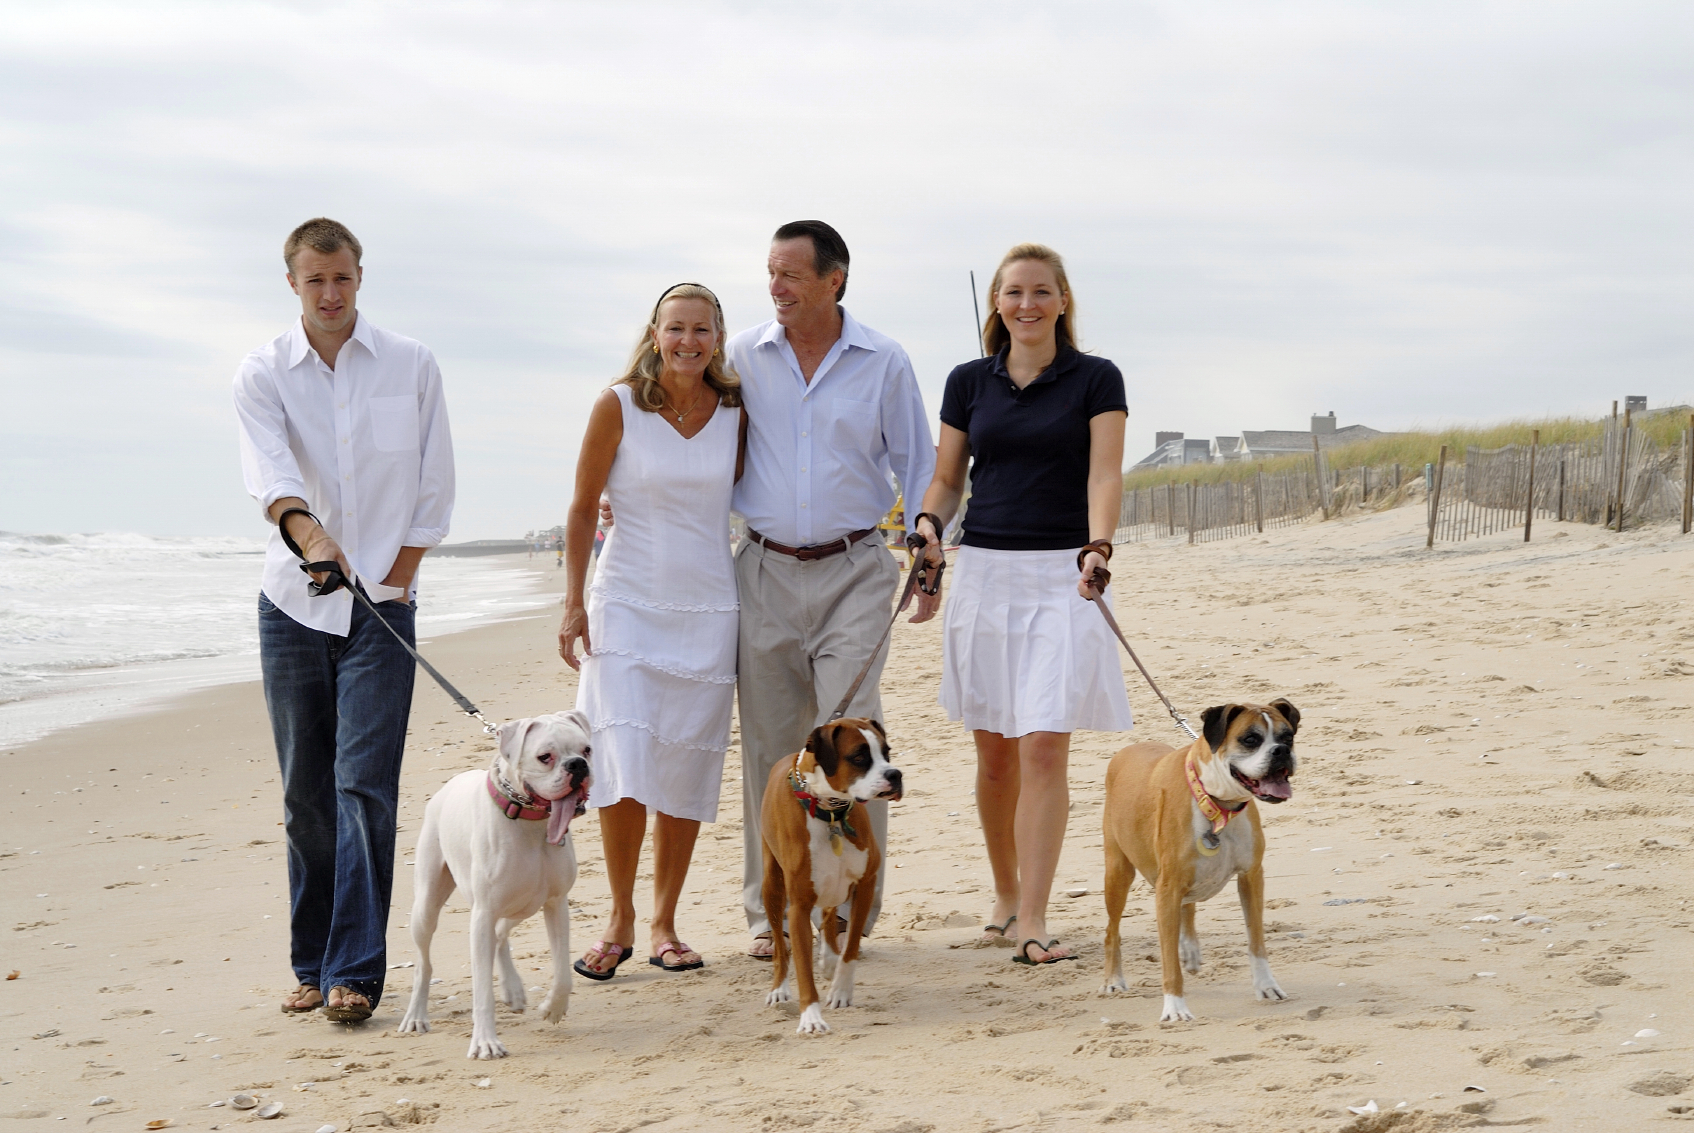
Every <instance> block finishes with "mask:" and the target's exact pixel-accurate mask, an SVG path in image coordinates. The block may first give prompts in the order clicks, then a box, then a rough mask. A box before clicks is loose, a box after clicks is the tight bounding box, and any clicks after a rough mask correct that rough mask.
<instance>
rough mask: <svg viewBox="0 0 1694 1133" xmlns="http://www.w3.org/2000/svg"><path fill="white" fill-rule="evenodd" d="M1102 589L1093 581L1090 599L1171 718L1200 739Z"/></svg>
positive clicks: (1195, 737) (1189, 733)
mask: <svg viewBox="0 0 1694 1133" xmlns="http://www.w3.org/2000/svg"><path fill="white" fill-rule="evenodd" d="M1105 573H1106V572H1105V571H1103V570H1100V569H1096V570H1095V571H1094V575H1095V577H1096V578H1098V577H1099V576H1100V575H1102V574H1105ZM1102 589H1103V588H1101V589H1096V588H1095V587H1094V586H1093V585H1092V583H1091V585H1090V587H1089V599H1088V600H1089V601H1090V602H1093V603H1094V606H1095V608H1096V609H1098V610H1099V611H1100V616H1101V617H1103V618H1105V619H1106V624H1107V625H1109V626H1111V627H1112V632H1113V633H1114V634H1116V635H1117V639H1118V641H1119V642H1121V643H1122V644H1123V647H1124V651H1125V652H1127V653H1128V654H1129V659H1130V660H1131V661H1134V662H1135V667H1136V668H1137V669H1140V670H1141V675H1142V676H1143V677H1145V678H1146V679H1147V687H1148V688H1151V689H1152V690H1153V695H1154V696H1157V697H1158V698H1159V699H1160V700H1161V701H1163V702H1164V706H1165V711H1167V712H1169V713H1170V714H1171V719H1172V720H1175V721H1176V726H1177V727H1179V728H1181V729H1182V730H1183V731H1184V732H1187V733H1188V738H1189V739H1191V740H1197V739H1199V738H1200V735H1199V733H1198V732H1196V731H1195V730H1194V729H1193V728H1192V727H1190V726H1189V723H1188V721H1187V720H1185V719H1183V716H1182V713H1180V712H1178V711H1177V710H1176V706H1175V705H1174V704H1172V703H1171V702H1170V698H1169V697H1168V696H1166V695H1165V694H1164V693H1163V692H1162V691H1161V690H1160V689H1159V685H1158V682H1157V681H1155V680H1154V679H1153V674H1152V673H1149V672H1148V671H1147V666H1145V665H1143V664H1142V663H1141V658H1139V657H1137V656H1136V655H1135V650H1134V649H1133V648H1131V647H1130V644H1129V639H1128V638H1126V637H1124V635H1123V630H1121V629H1119V628H1118V620H1117V619H1116V618H1115V617H1113V616H1112V610H1111V607H1109V606H1107V605H1106V600H1105V598H1104V596H1103V595H1102V592H1101V590H1102Z"/></svg>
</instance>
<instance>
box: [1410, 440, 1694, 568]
mask: <svg viewBox="0 0 1694 1133" xmlns="http://www.w3.org/2000/svg"><path fill="white" fill-rule="evenodd" d="M1679 449H1680V451H1675V452H1671V453H1663V452H1661V451H1660V450H1659V446H1658V445H1657V444H1655V443H1654V442H1653V441H1652V440H1651V439H1650V438H1649V437H1647V436H1646V434H1645V433H1643V432H1642V431H1641V430H1639V429H1637V428H1635V427H1634V426H1633V424H1632V422H1631V421H1630V420H1629V418H1628V417H1624V418H1621V419H1620V418H1614V419H1612V420H1610V421H1607V422H1606V426H1605V432H1604V434H1603V435H1602V437H1601V438H1600V439H1599V440H1597V441H1594V442H1589V443H1585V444H1566V445H1538V444H1529V445H1506V446H1505V447H1504V448H1496V449H1480V448H1469V449H1466V450H1465V460H1464V463H1463V464H1459V463H1456V462H1452V461H1449V460H1447V459H1445V454H1446V450H1445V449H1443V450H1442V452H1443V460H1442V463H1441V467H1439V468H1438V469H1437V470H1436V474H1435V478H1434V480H1435V488H1434V490H1432V492H1431V494H1430V497H1429V500H1428V504H1427V506H1428V516H1429V538H1428V540H1427V542H1428V545H1430V546H1433V545H1434V544H1435V543H1437V542H1462V541H1464V540H1466V539H1470V538H1473V537H1481V536H1485V535H1492V534H1494V533H1496V532H1500V531H1507V530H1513V531H1516V530H1521V531H1523V533H1524V535H1523V537H1524V539H1525V540H1527V539H1529V538H1530V536H1531V533H1532V531H1533V529H1534V521H1535V520H1536V519H1538V518H1539V519H1554V520H1561V521H1563V520H1568V521H1571V522H1574V523H1594V524H1604V525H1605V526H1607V527H1611V528H1613V529H1615V530H1618V531H1622V530H1624V529H1625V528H1626V527H1636V526H1640V525H1642V524H1645V523H1660V522H1664V521H1667V520H1680V521H1681V523H1682V530H1683V531H1684V533H1686V532H1688V530H1689V529H1690V526H1691V520H1694V514H1691V511H1694V508H1691V497H1690V491H1689V489H1690V486H1691V485H1694V468H1691V467H1690V461H1691V460H1694V428H1690V429H1684V430H1683V435H1682V443H1681V445H1680V446H1679Z"/></svg>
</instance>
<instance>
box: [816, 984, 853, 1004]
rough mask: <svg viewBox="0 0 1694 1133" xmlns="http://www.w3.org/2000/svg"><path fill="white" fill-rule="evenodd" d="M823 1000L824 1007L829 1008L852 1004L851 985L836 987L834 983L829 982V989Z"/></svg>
mask: <svg viewBox="0 0 1694 1133" xmlns="http://www.w3.org/2000/svg"><path fill="white" fill-rule="evenodd" d="M823 1002H824V1006H825V1007H831V1008H835V1007H851V1006H853V985H852V984H848V985H847V986H846V987H836V986H835V985H834V984H830V985H829V991H828V992H827V993H825V995H824V997H823Z"/></svg>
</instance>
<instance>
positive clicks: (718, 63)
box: [0, 0, 1694, 540]
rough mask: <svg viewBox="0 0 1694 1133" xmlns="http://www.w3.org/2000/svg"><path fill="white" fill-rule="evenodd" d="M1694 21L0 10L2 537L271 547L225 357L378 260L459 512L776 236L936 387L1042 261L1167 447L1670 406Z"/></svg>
mask: <svg viewBox="0 0 1694 1133" xmlns="http://www.w3.org/2000/svg"><path fill="white" fill-rule="evenodd" d="M1691 59H1694V5H1691V4H1689V3H1688V2H1687V0H1664V2H1658V3H1649V2H1635V3H1632V2H1628V0H1607V2H1605V3H1600V2H1597V0H1596V2H1592V3H1585V4H1575V3H1557V2H1548V0H1525V2H1520V3H1489V2H1486V0H1483V2H1478V0H1462V2H1452V3H1442V2H1439V0H1407V2H1405V3H1366V2H1363V0H1348V2H1334V3H1308V2H1296V0H1290V2H1285V3H1271V2H1267V0H1253V2H1244V3H1227V2H1211V0H1184V2H1167V3H1129V2H1122V0H1120V2H1115V3H1109V4H1107V3H1101V4H1075V5H1065V4H1045V5H1043V4H1033V3H1028V2H1021V3H999V2H994V0H972V2H969V3H959V4H944V3H935V2H931V3H912V2H911V0H905V2H901V3H886V4H870V3H866V4H854V3H840V4H829V5H825V4H805V3H801V4H795V3H782V4H777V3H760V2H742V3H722V4H713V3H708V2H705V0H700V2H695V3H686V4H644V3H620V4H609V3H608V4H581V5H577V4H566V3H506V4H493V3H480V4H473V3H461V4H431V3H419V2H409V3H392V4H331V3H305V2H302V3H270V4H264V3H239V2H234V0H217V2H215V3H204V4H188V3H183V4H173V3H153V2H140V0H126V2H123V3H112V4H83V3H76V2H66V0H60V2H56V3H53V4H45V3H33V2H10V3H8V2H0V153H3V156H4V160H0V486H3V488H4V490H3V491H0V529H5V530H10V531H30V532H69V531H141V532H149V533H159V534H238V533H251V534H255V535H256V534H260V533H262V526H261V521H260V520H259V518H258V511H257V508H256V507H255V506H254V505H253V504H252V503H251V501H250V500H248V499H247V497H246V496H245V494H244V493H243V491H242V488H241V480H240V473H239V468H238V465H237V459H236V445H235V432H234V430H235V425H234V418H233V413H232V410H231V408H230V395H229V388H230V379H231V377H232V375H233V374H234V371H235V368H236V366H237V364H238V363H239V362H240V360H241V358H242V357H243V356H244V355H245V354H246V352H247V351H249V350H251V349H252V348H253V347H255V346H257V345H259V344H261V343H263V342H265V341H267V340H269V339H271V338H273V337H275V336H276V335H277V334H278V333H280V332H281V331H282V330H284V329H285V328H286V326H287V325H288V323H289V322H290V320H292V319H294V318H295V317H297V315H298V311H299V308H298V305H297V300H296V299H295V298H294V296H293V295H292V294H291V293H290V292H289V290H288V289H287V286H286V284H285V283H284V280H283V266H282V263H281V251H280V249H281V243H282V239H283V237H284V236H285V235H286V234H287V232H288V230H289V229H290V228H292V227H293V226H294V225H295V224H297V223H298V222H300V221H301V220H304V219H305V218H307V217H310V216H315V215H319V214H323V215H328V216H331V217H335V218H336V219H338V220H341V221H343V222H344V223H346V224H348V225H349V226H350V227H351V228H352V229H353V230H354V231H355V232H356V233H357V234H358V235H359V237H360V239H361V240H362V241H363V243H364V246H365V269H366V275H365V286H364V290H363V291H362V292H361V294H360V296H359V308H360V310H361V311H362V312H364V313H365V315H366V316H367V317H369V318H370V319H371V320H372V321H373V322H376V323H377V324H379V325H381V326H384V327H386V328H388V329H390V330H394V331H397V332H400V333H402V334H406V335H410V336H412V337H415V338H418V339H421V340H422V341H424V342H425V343H427V344H429V345H430V346H431V347H432V348H433V349H434V350H435V352H436V355H437V356H438V358H439V359H440V362H441V367H442V370H443V372H444V374H445V376H446V381H447V391H448V401H449V406H450V412H451V415H452V421H453V431H454V434H455V440H456V444H457V452H458V469H459V502H458V511H457V515H456V517H455V522H454V531H453V536H452V538H453V539H454V540H458V539H473V538H486V537H496V536H510V535H517V534H521V533H522V532H523V531H524V530H525V529H527V528H531V527H536V526H546V525H551V524H554V523H559V522H563V518H564V513H565V507H566V504H567V502H568V494H569V490H570V484H571V472H572V468H573V465H574V463H575V460H576V452H577V445H578V442H579V440H580V437H581V430H582V426H583V423H584V420H585V417H586V411H587V408H588V406H589V404H590V402H591V401H592V399H593V397H594V395H595V393H596V391H598V390H599V389H600V388H602V387H603V386H604V385H605V384H606V383H607V382H608V380H610V379H611V378H612V377H614V376H615V374H616V372H617V371H618V369H619V367H620V366H621V364H622V363H623V361H624V359H625V358H626V357H627V355H628V352H629V349H630V347H631V345H632V344H633V343H634V341H635V338H636V336H637V334H638V333H639V331H640V327H641V323H642V321H643V319H644V318H645V317H646V315H647V312H648V310H649V309H650V307H651V305H652V302H653V299H654V298H655V297H656V296H657V295H658V293H659V292H660V291H661V290H663V288H665V287H666V286H667V285H669V284H671V283H674V282H676V281H678V280H684V279H693V280H699V281H701V282H704V283H707V284H708V285H710V286H712V287H714V288H715V289H717V290H718V292H719V294H720V295H721V296H722V297H723V300H724V306H725V308H726V311H727V313H728V316H729V320H730V323H731V326H732V328H740V327H744V326H748V325H751V324H753V323H756V322H760V321H762V320H764V319H766V318H768V317H769V311H770V307H769V301H768V299H767V298H766V297H765V294H764V256H765V252H766V249H767V247H768V240H769V236H770V232H771V230H772V229H773V228H775V227H776V225H778V224H779V223H782V222H783V221H787V220H793V219H798V218H804V217H819V218H822V219H825V220H828V221H829V222H831V223H832V224H834V225H835V226H836V227H837V228H839V229H840V230H841V232H842V233H843V235H844V236H845V237H846V239H847V241H848V244H849V246H850V247H851V249H852V254H853V271H852V279H851V285H850V288H849V291H848V295H847V299H846V304H847V306H848V307H849V309H851V310H852V311H853V313H854V314H855V315H856V316H857V317H858V318H859V319H861V320H862V321H864V322H866V323H868V324H869V325H871V326H874V327H876V328H877V329H878V330H881V331H883V332H884V333H886V334H889V335H892V336H893V337H895V338H896V339H898V340H899V341H900V342H902V343H903V344H904V345H905V347H906V349H907V350H908V351H909V352H910V354H911V356H912V359H913V362H914V364H915V365H916V367H917V372H918V377H919V380H920V382H921V383H922V386H923V389H924V394H925V397H926V399H927V401H928V403H929V406H930V409H931V412H932V414H933V412H934V411H935V410H936V409H937V408H938V407H939V404H940V396H941V388H942V384H943V382H944V380H945V378H946V375H947V372H948V370H949V369H950V368H951V367H952V366H954V365H956V364H957V363H959V362H961V361H964V360H965V359H967V358H969V357H972V356H974V355H975V352H976V347H975V339H974V337H973V326H972V314H971V303H970V298H971V297H970V289H969V281H968V277H967V274H966V273H967V272H968V271H969V270H971V269H975V271H976V273H977V279H978V281H979V283H981V284H984V285H985V284H986V282H987V277H988V275H989V274H990V273H992V271H993V269H994V266H995V264H996V263H997V262H998V259H999V256H1000V255H1001V254H1002V253H1003V252H1004V251H1005V249H1006V248H1007V247H1009V246H1010V245H1012V244H1014V243H1016V242H1018V241H1022V240H1040V241H1043V242H1046V243H1049V244H1051V245H1053V246H1054V247H1055V248H1057V249H1058V250H1059V251H1060V252H1061V253H1063V254H1064V255H1065V257H1066V259H1067V262H1068V264H1069V266H1070V276H1071V282H1072V286H1073V288H1074V294H1075V304H1076V310H1077V313H1078V315H1079V329H1080V331H1081V335H1082V339H1083V345H1084V347H1085V348H1088V349H1091V350H1093V351H1095V352H1097V353H1100V354H1103V355H1105V356H1106V357H1109V358H1112V359H1114V360H1115V361H1116V362H1117V363H1118V364H1119V365H1120V366H1121V367H1122V369H1123V371H1124V375H1125V379H1126V381H1127V385H1128V392H1129V405H1130V414H1129V436H1130V439H1129V445H1128V449H1129V454H1128V455H1129V459H1130V460H1132V461H1133V460H1135V459H1138V458H1139V457H1141V456H1142V455H1144V454H1145V453H1146V452H1147V451H1148V450H1149V449H1150V448H1151V447H1152V440H1153V433H1154V431H1155V430H1157V429H1180V430H1184V431H1186V432H1187V433H1188V434H1189V435H1190V436H1209V435H1215V434H1235V433H1239V432H1240V431H1241V430H1243V429H1258V428H1304V427H1305V426H1306V420H1307V417H1308V416H1309V415H1310V414H1312V413H1314V412H1323V411H1327V410H1331V409H1333V410H1334V411H1335V412H1336V414H1337V415H1338V417H1339V419H1340V423H1341V424H1343V425H1346V424H1355V423H1362V424H1367V425H1371V426H1374V427H1376V428H1379V429H1399V428H1408V427H1412V426H1415V425H1419V424H1422V425H1434V424H1438V423H1444V422H1452V421H1473V420H1474V421H1484V420H1498V419H1502V418H1510V417H1524V416H1541V415H1547V414H1567V413H1569V414H1583V415H1598V414H1599V413H1601V412H1602V411H1604V410H1605V409H1607V408H1608V407H1609V405H1610V401H1611V399H1612V398H1614V397H1621V396H1622V395H1623V394H1625V393H1644V394H1646V395H1647V396H1648V397H1649V399H1650V401H1651V403H1652V404H1666V403H1668V402H1671V401H1676V400H1694V366H1691V363H1694V318H1691V317H1690V307H1691V301H1694V269H1691V266H1690V252H1691V250H1694V241H1691V236H1694V232H1691V228H1694V225H1691V223H1690V219H1691V214H1694V191H1691V190H1694V144H1691V143H1694V139H1691V136H1690V134H1691V130H1694V66H1691V65H1690V60H1691Z"/></svg>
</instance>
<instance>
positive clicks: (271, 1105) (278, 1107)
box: [253, 1102, 282, 1120]
mask: <svg viewBox="0 0 1694 1133" xmlns="http://www.w3.org/2000/svg"><path fill="white" fill-rule="evenodd" d="M253 1116H254V1117H263V1118H265V1119H267V1120H269V1119H270V1118H273V1117H281V1116H282V1103H281V1102H266V1103H265V1104H264V1105H262V1106H260V1107H259V1108H258V1109H256V1110H254V1111H253Z"/></svg>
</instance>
